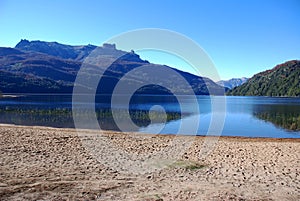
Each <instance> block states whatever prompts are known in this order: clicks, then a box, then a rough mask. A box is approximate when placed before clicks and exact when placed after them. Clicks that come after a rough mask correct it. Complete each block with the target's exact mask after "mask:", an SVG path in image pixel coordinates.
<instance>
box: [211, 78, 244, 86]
mask: <svg viewBox="0 0 300 201" xmlns="http://www.w3.org/2000/svg"><path fill="white" fill-rule="evenodd" d="M247 81H248V78H246V77H242V78H232V79H230V80H220V81H218V82H217V84H219V85H220V86H223V87H226V88H228V89H232V88H234V87H238V86H240V85H242V84H244V83H245V82H247Z"/></svg>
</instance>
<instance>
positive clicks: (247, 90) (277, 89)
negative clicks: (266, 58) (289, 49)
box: [227, 60, 300, 96]
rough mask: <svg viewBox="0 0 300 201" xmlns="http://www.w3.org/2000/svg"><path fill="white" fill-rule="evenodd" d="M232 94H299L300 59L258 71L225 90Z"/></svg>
mask: <svg viewBox="0 0 300 201" xmlns="http://www.w3.org/2000/svg"><path fill="white" fill-rule="evenodd" d="M227 95H234V96H300V61H299V60H292V61H287V62H285V63H283V64H280V65H277V66H275V67H274V68H273V69H271V70H266V71H264V72H260V73H258V74H256V75H254V76H253V77H252V78H250V79H249V80H248V81H247V82H246V83H245V84H243V85H241V86H238V87H236V88H234V89H232V90H229V91H228V92H227Z"/></svg>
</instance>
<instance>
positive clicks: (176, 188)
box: [0, 125, 300, 201]
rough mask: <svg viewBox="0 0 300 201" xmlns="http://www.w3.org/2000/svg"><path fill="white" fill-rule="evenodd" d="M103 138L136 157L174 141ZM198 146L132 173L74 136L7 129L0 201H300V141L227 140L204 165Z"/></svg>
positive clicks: (2, 139) (0, 128)
mask: <svg viewBox="0 0 300 201" xmlns="http://www.w3.org/2000/svg"><path fill="white" fill-rule="evenodd" d="M104 138H107V139H109V140H110V141H111V142H112V143H114V144H115V145H116V146H120V149H123V150H124V151H126V152H135V153H137V154H139V153H142V152H148V153H152V152H154V151H155V150H158V149H160V148H162V147H164V146H166V144H167V143H168V142H169V141H172V139H173V137H172V136H157V135H152V136H151V137H147V138H146V137H145V140H143V136H139V137H136V136H135V137H132V135H130V134H129V135H127V134H122V133H116V132H106V134H105V135H104ZM186 138H188V137H186ZM194 139H195V141H194V144H193V145H192V146H191V147H190V149H189V150H188V151H186V153H185V154H184V155H183V156H182V160H181V161H179V162H178V163H175V164H173V165H171V166H168V167H167V168H164V169H161V170H158V171H155V172H152V173H146V174H132V173H124V172H120V171H117V170H115V169H114V168H110V167H107V166H105V165H103V164H101V162H99V161H97V160H96V159H95V158H94V157H93V156H92V155H91V154H90V152H89V151H88V150H87V149H86V147H84V146H83V145H82V143H81V140H80V139H79V137H78V135H77V133H76V131H75V130H73V129H54V128H45V127H25V126H13V125H0V200H149V201H150V200H157V201H159V200H160V201H161V200H252V201H253V200H280V201H282V200H295V201H299V200H300V139H263V138H261V139H260V138H256V139H254V138H252V139H251V138H232V137H221V138H220V139H219V141H218V144H217V145H216V147H215V149H214V150H213V152H212V153H211V155H209V156H208V157H206V158H205V159H204V160H199V158H198V154H199V151H200V147H201V145H202V143H203V140H204V137H196V138H194ZM191 164H192V165H191ZM199 164H200V165H199ZM193 165H196V166H193Z"/></svg>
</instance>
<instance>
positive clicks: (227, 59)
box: [0, 0, 300, 79]
mask: <svg viewBox="0 0 300 201" xmlns="http://www.w3.org/2000/svg"><path fill="white" fill-rule="evenodd" d="M0 27H1V28H0V46H2V47H3V46H5V47H14V46H15V45H16V44H17V43H18V42H19V41H20V39H28V40H45V41H57V42H60V43H65V44H71V45H84V44H94V45H101V44H102V43H103V42H104V41H106V40H107V39H109V38H111V37H112V36H114V35H117V34H120V33H122V32H125V31H129V30H133V29H140V28H163V29H170V30H173V31H176V32H179V33H181V34H184V35H186V36H187V37H189V38H191V39H193V40H194V41H196V42H197V43H198V44H199V45H200V46H201V47H202V48H203V49H204V50H205V51H206V52H207V53H208V54H209V56H210V57H211V59H212V60H213V62H214V63H215V65H216V67H217V69H218V72H219V74H220V76H221V78H222V79H229V78H232V77H243V76H246V77H251V76H252V75H253V74H255V73H257V72H260V71H262V70H266V69H269V68H271V67H273V66H275V65H276V64H279V63H282V62H284V61H287V60H290V59H300V1H299V0H219V1H218V0H207V1H206V0H205V1H203V0H185V1H182V0H151V1H150V0H149V1H146V0H144V1H142V0H97V1H96V0H95V1H89V0H77V1H76V0H48V1H46V0H45V1H42V0H0ZM140 53H141V56H142V58H143V59H147V60H149V61H151V62H153V63H162V64H169V65H172V66H174V67H181V66H182V65H183V64H182V62H181V61H179V60H178V59H174V58H171V57H168V56H166V55H157V54H154V53H151V52H140ZM183 70H189V69H188V67H183Z"/></svg>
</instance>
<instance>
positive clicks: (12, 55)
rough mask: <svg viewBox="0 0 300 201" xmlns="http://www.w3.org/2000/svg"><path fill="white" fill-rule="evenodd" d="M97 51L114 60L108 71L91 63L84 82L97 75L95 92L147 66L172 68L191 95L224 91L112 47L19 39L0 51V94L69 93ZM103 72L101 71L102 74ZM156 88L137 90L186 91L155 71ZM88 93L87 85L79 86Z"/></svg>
mask: <svg viewBox="0 0 300 201" xmlns="http://www.w3.org/2000/svg"><path fill="white" fill-rule="evenodd" d="M96 48H97V51H98V53H100V54H101V55H102V56H104V57H105V58H108V59H110V58H115V57H116V56H118V55H122V56H121V57H120V58H118V59H117V60H116V61H114V62H113V63H112V64H111V66H110V67H109V68H108V69H103V68H102V67H101V65H102V64H95V65H94V66H93V67H91V69H90V71H89V72H88V74H87V76H86V77H87V80H86V81H87V82H88V81H89V80H88V79H90V80H93V79H95V77H97V74H99V73H102V74H103V77H102V79H101V80H100V82H99V85H98V88H97V93H105V94H111V93H112V92H113V90H114V87H115V86H116V84H117V83H118V81H119V80H120V79H121V78H122V77H123V76H124V75H126V74H127V73H128V72H129V71H131V70H133V69H135V68H137V67H140V66H142V65H147V66H148V68H151V69H152V70H155V68H158V67H159V68H164V69H172V70H174V71H175V72H177V73H178V74H179V75H181V77H183V78H185V80H186V81H187V82H188V84H189V85H190V86H191V87H192V89H193V90H194V92H195V94H197V95H207V94H209V91H211V90H213V91H214V92H215V93H216V94H220V95H221V94H224V88H223V87H221V86H219V85H217V84H216V83H215V82H213V81H212V80H210V79H209V78H205V77H199V76H196V75H193V74H190V73H187V72H183V71H180V70H177V69H174V68H171V67H169V66H165V65H157V64H151V63H149V62H148V61H145V60H142V59H141V58H140V56H139V55H137V54H136V53H134V52H133V51H131V52H125V51H121V50H118V49H116V46H115V45H114V44H104V45H103V46H102V47H96V46H94V45H87V46H71V45H64V44H60V43H57V42H44V41H28V40H21V41H20V42H19V43H18V44H17V45H16V46H15V48H4V47H2V48H0V91H2V92H3V93H72V90H73V85H74V81H75V79H76V75H77V73H78V71H79V69H80V67H81V65H82V63H83V61H84V59H85V58H87V56H88V55H90V53H91V52H92V51H93V50H95V49H96ZM104 70H105V72H104ZM147 80H149V76H148V74H147V72H146V73H144V74H143V75H131V76H129V77H127V80H126V82H127V84H129V85H132V84H134V83H137V82H138V83H140V82H143V81H147ZM156 81H157V83H158V85H147V86H144V87H142V88H140V89H139V90H138V93H142V94H170V91H169V90H168V89H166V88H164V87H160V86H159V85H162V86H172V90H173V92H175V93H178V94H186V93H187V91H188V88H186V87H184V85H183V84H182V83H181V81H180V80H178V79H177V78H176V77H174V76H172V75H169V74H162V73H160V72H157V78H156ZM81 87H82V88H84V89H86V91H87V92H88V91H89V87H88V86H84V85H83V86H81Z"/></svg>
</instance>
